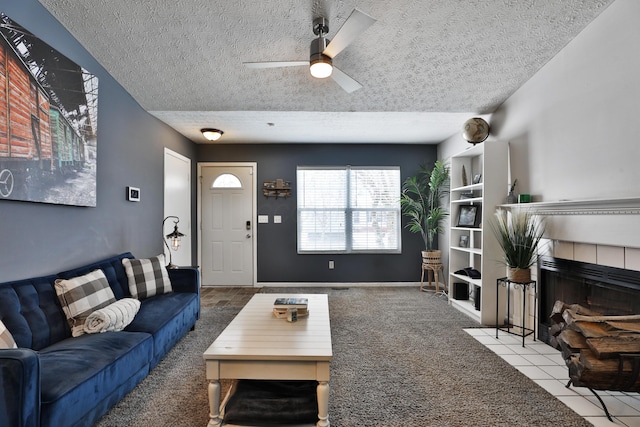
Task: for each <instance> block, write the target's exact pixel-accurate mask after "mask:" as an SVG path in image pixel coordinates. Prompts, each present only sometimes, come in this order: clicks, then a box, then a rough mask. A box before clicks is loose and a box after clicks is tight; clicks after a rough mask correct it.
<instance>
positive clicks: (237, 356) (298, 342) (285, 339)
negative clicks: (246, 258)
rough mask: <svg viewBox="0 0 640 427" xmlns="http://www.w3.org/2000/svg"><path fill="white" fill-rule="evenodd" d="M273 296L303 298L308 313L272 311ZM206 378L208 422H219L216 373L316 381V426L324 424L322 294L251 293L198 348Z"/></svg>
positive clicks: (327, 354)
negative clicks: (291, 315) (290, 317)
mask: <svg viewBox="0 0 640 427" xmlns="http://www.w3.org/2000/svg"><path fill="white" fill-rule="evenodd" d="M279 297H299V298H308V300H309V316H308V317H303V318H300V319H298V321H297V322H288V321H287V320H286V319H278V318H276V317H275V316H274V315H273V311H272V310H273V302H274V300H275V299H276V298H279ZM203 357H204V360H205V364H206V374H207V380H209V418H210V420H209V427H213V426H219V425H221V423H222V419H221V416H220V380H221V379H257V380H315V381H318V388H317V395H318V423H317V424H316V425H317V426H318V427H328V426H329V414H328V412H329V363H330V362H331V358H332V357H333V352H332V349H331V327H330V324H329V303H328V298H327V295H326V294H256V295H254V296H253V298H251V300H250V301H249V302H248V303H247V305H246V306H245V307H244V308H243V309H242V310H241V311H240V313H238V315H237V316H236V318H235V319H233V321H232V322H231V323H230V324H229V325H228V326H227V327H226V329H225V330H224V331H222V333H221V334H220V335H219V336H218V338H216V340H215V341H214V342H213V344H211V346H209V348H208V349H207V350H206V351H205V352H204V354H203Z"/></svg>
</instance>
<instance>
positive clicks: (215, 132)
mask: <svg viewBox="0 0 640 427" xmlns="http://www.w3.org/2000/svg"><path fill="white" fill-rule="evenodd" d="M200 132H202V136H204V137H205V138H207V139H208V140H209V141H217V140H219V139H220V138H221V137H222V134H223V133H224V132H222V131H221V130H220V129H200Z"/></svg>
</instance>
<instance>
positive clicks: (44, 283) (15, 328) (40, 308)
mask: <svg viewBox="0 0 640 427" xmlns="http://www.w3.org/2000/svg"><path fill="white" fill-rule="evenodd" d="M55 279H56V277H55V276H54V275H51V276H43V277H35V278H32V279H25V280H18V281H14V282H5V283H2V284H0V318H1V319H2V321H3V322H4V324H5V326H6V327H7V328H8V329H9V330H10V331H11V335H13V339H14V340H15V342H16V344H17V345H18V347H19V348H30V349H33V350H40V349H42V348H44V347H47V346H49V345H51V344H53V343H55V342H58V341H60V340H63V339H66V338H69V337H70V336H71V330H70V329H69V323H68V322H67V318H66V317H65V315H64V313H63V312H62V308H61V307H60V302H59V301H58V297H57V296H56V291H55V289H54V286H53V284H54V281H55Z"/></svg>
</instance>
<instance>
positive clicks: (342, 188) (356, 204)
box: [296, 166, 401, 253]
mask: <svg viewBox="0 0 640 427" xmlns="http://www.w3.org/2000/svg"><path fill="white" fill-rule="evenodd" d="M296 187H297V192H298V194H297V195H298V253H319V252H329V253H362V252H379V253H399V252H400V243H401V242H400V168H399V167H397V166H389V167H356V166H327V167H307V166H299V167H298V169H297V180H296Z"/></svg>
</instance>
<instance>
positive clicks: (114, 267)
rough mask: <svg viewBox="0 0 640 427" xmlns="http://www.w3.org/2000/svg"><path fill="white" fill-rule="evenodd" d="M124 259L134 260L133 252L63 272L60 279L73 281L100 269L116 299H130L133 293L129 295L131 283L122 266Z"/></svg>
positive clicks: (59, 275) (59, 274)
mask: <svg viewBox="0 0 640 427" xmlns="http://www.w3.org/2000/svg"><path fill="white" fill-rule="evenodd" d="M122 258H133V255H132V254H131V252H124V253H121V254H120V255H114V256H112V257H109V258H105V259H103V260H100V261H96V262H93V263H91V264H88V265H84V266H82V267H78V268H74V269H71V270H67V271H63V272H61V273H58V277H59V278H62V279H72V278H74V277H78V276H82V275H83V274H87V273H90V272H92V271H93V270H98V269H100V270H102V272H103V273H104V275H105V276H107V281H108V282H109V286H111V289H112V290H113V294H114V295H115V296H116V299H120V298H124V297H129V296H131V293H129V281H128V280H127V275H126V273H125V272H124V267H123V266H122Z"/></svg>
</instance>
